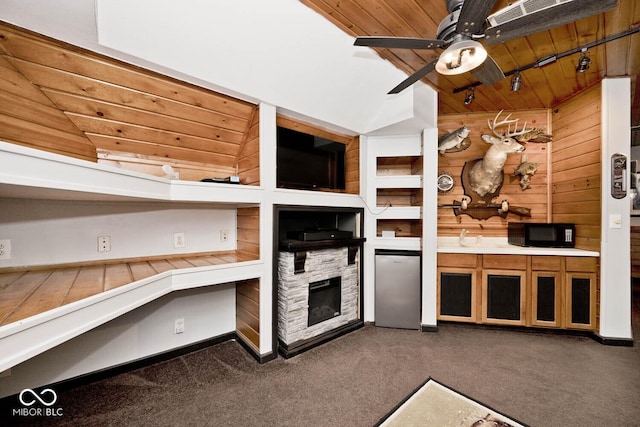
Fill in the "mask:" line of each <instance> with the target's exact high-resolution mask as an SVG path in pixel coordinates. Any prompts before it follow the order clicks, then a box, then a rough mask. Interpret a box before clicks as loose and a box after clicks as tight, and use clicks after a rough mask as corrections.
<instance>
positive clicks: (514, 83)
mask: <svg viewBox="0 0 640 427" xmlns="http://www.w3.org/2000/svg"><path fill="white" fill-rule="evenodd" d="M521 86H522V77H521V76H520V71H516V72H515V73H513V77H511V90H512V91H513V92H517V91H519V90H520V87H521Z"/></svg>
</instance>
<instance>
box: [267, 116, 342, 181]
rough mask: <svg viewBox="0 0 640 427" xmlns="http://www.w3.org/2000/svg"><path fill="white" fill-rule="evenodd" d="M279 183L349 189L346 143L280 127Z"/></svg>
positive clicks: (278, 147) (278, 149)
mask: <svg viewBox="0 0 640 427" xmlns="http://www.w3.org/2000/svg"><path fill="white" fill-rule="evenodd" d="M276 145H277V160H276V165H277V172H276V175H277V186H278V187H284V188H304V189H314V188H318V189H320V188H327V189H339V190H344V189H345V145H344V144H341V143H339V142H335V141H331V140H328V139H325V138H321V137H318V136H314V135H309V134H306V133H303V132H298V131H295V130H291V129H286V128H282V127H278V133H277V144H276Z"/></svg>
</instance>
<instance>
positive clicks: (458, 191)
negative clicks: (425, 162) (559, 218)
mask: <svg viewBox="0 0 640 427" xmlns="http://www.w3.org/2000/svg"><path fill="white" fill-rule="evenodd" d="M509 113H512V115H511V119H519V122H518V125H519V127H522V126H523V125H524V122H525V121H526V122H527V127H545V128H546V129H547V131H548V132H549V133H553V129H552V127H551V120H550V112H549V110H528V111H513V112H511V111H505V112H503V114H502V115H501V118H504V117H506V115H507V114H509ZM496 114H497V112H492V113H468V114H447V115H441V116H439V117H438V129H439V134H440V135H444V134H446V133H448V132H451V131H454V130H456V129H458V128H460V127H461V126H462V125H466V126H467V127H468V128H469V129H470V130H471V133H470V135H469V138H470V139H471V146H470V147H469V148H467V149H466V150H464V151H460V152H451V153H445V154H439V153H438V154H437V156H438V174H440V173H443V172H446V173H449V174H450V175H451V176H452V177H453V178H454V181H455V184H454V188H453V190H452V191H451V192H450V193H447V194H439V195H438V205H447V204H452V203H453V201H454V200H457V201H458V202H459V201H460V200H461V199H462V196H463V195H464V191H463V188H462V183H461V178H460V177H461V174H462V168H463V167H464V164H465V162H467V161H470V160H473V159H477V158H481V157H483V156H484V154H485V153H486V151H487V150H488V149H489V147H490V145H489V144H488V143H486V142H484V141H483V140H482V138H481V135H482V134H492V132H491V130H490V129H489V127H488V124H487V120H493V119H494V118H495V116H496ZM501 130H504V128H499V129H498V131H501ZM554 140H555V135H554ZM552 144H554V142H551V143H533V142H530V143H528V144H526V145H525V147H526V149H525V151H524V152H522V153H515V154H510V155H509V156H508V158H507V162H506V163H505V165H504V169H503V170H504V182H503V184H502V189H501V190H500V195H499V196H498V197H496V198H495V199H494V202H496V203H500V202H501V201H502V200H503V199H507V200H508V201H509V204H511V205H512V206H522V207H527V208H530V209H531V215H532V216H531V218H526V217H520V216H518V215H515V214H509V215H508V216H507V218H505V219H503V218H501V217H499V216H494V217H491V218H489V219H486V220H477V219H473V218H471V217H470V216H468V215H464V214H463V215H459V216H457V217H456V216H455V215H454V213H453V209H452V208H450V207H449V208H444V207H442V208H438V235H439V236H458V235H459V234H460V231H461V230H462V229H467V230H469V233H470V236H472V237H474V236H476V235H478V234H481V235H483V236H486V237H506V236H507V222H508V221H517V222H521V221H527V222H548V220H549V218H550V183H549V179H548V173H549V147H550V146H551V145H552ZM432 149H433V151H434V153H435V152H436V148H435V147H433V148H432ZM525 156H526V157H527V160H528V161H532V162H537V163H538V169H537V171H536V173H535V175H533V176H532V177H531V188H529V189H527V190H522V188H521V187H520V177H519V176H516V175H515V174H514V170H515V168H516V167H518V165H519V164H520V163H521V161H522V160H523V158H524V157H525ZM433 185H436V184H435V183H433Z"/></svg>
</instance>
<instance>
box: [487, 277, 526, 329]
mask: <svg viewBox="0 0 640 427" xmlns="http://www.w3.org/2000/svg"><path fill="white" fill-rule="evenodd" d="M525 276H526V271H519V270H490V269H483V270H482V323H492V324H500V325H524V324H525V301H526V298H525V282H526V277H525Z"/></svg>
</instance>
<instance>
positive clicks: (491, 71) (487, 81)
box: [470, 56, 504, 86]
mask: <svg viewBox="0 0 640 427" xmlns="http://www.w3.org/2000/svg"><path fill="white" fill-rule="evenodd" d="M470 72H471V74H472V75H473V77H475V78H476V79H478V81H479V82H480V83H482V84H483V85H485V86H492V85H494V84H495V83H498V82H499V81H500V80H502V79H504V73H503V72H502V70H501V69H500V66H499V65H498V64H497V63H496V61H494V60H493V58H492V57H491V56H487V59H485V60H484V62H483V63H482V65H481V66H479V67H478V68H475V69H473V70H471V71H470Z"/></svg>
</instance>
